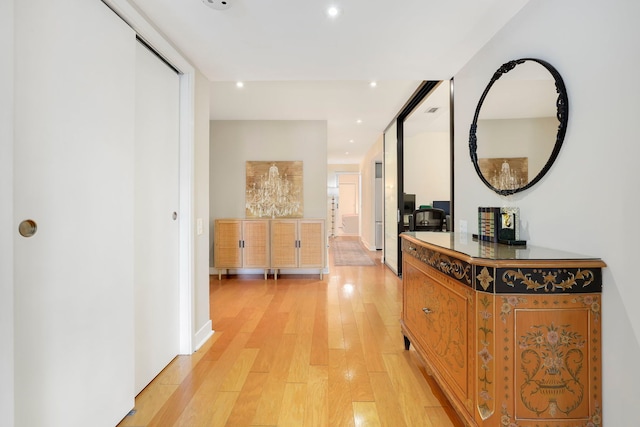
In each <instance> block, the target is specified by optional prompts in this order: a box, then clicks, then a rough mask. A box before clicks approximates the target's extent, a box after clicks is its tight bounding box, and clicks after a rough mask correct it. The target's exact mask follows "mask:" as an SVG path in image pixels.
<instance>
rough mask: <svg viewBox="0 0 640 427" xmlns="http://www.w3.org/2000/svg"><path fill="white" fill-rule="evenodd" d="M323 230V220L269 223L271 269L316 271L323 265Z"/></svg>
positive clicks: (322, 267) (289, 220)
mask: <svg viewBox="0 0 640 427" xmlns="http://www.w3.org/2000/svg"><path fill="white" fill-rule="evenodd" d="M325 247H326V245H325V230H324V220H323V219H273V220H271V268H272V269H274V277H275V278H276V279H277V278H278V270H280V269H290V268H300V269H303V268H304V269H315V268H317V269H319V270H320V278H321V279H322V271H323V269H324V264H325V256H324V255H325Z"/></svg>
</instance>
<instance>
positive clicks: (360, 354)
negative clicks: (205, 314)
mask: <svg viewBox="0 0 640 427" xmlns="http://www.w3.org/2000/svg"><path fill="white" fill-rule="evenodd" d="M329 252H331V251H329ZM371 254H372V257H373V258H375V260H376V265H375V266H368V267H360V266H356V267H353V266H349V267H335V266H333V264H332V257H331V253H330V256H329V258H330V259H329V265H330V274H328V275H325V276H324V278H323V280H319V276H306V275H285V276H282V277H278V280H277V281H276V280H274V279H273V276H269V278H268V279H267V280H264V278H263V277H262V275H256V276H253V275H252V276H228V277H224V276H223V279H222V280H220V281H219V280H218V277H217V276H212V277H211V281H210V298H211V299H210V306H211V319H212V321H213V329H214V330H215V334H214V335H213V337H212V338H211V339H210V340H209V341H208V342H207V343H206V344H205V345H204V346H203V347H202V348H201V349H200V350H199V351H197V352H196V353H195V354H194V355H192V356H178V357H176V358H175V359H174V360H173V361H172V362H171V364H169V366H167V367H166V368H165V369H164V370H163V371H162V372H161V373H160V374H159V375H158V376H157V377H156V378H155V379H154V380H153V382H151V384H149V385H148V386H147V387H146V388H145V389H144V390H143V391H142V392H141V393H140V394H139V395H138V396H137V397H136V407H135V413H134V414H133V415H129V416H127V417H125V418H124V419H123V420H122V422H121V423H120V424H119V426H122V427H125V426H128V427H131V426H161V427H165V426H167V427H168V426H189V427H194V426H221V427H222V426H227V427H236V426H282V427H284V426H295V427H301V426H302V427H307V426H308V427H322V426H327V427H359V426H372V427H373V426H389V427H402V426H406V427H414V426H416V427H417V426H420V427H448V426H452V427H460V426H463V424H462V423H461V422H460V420H459V419H458V417H457V416H456V414H455V412H454V411H453V409H452V408H451V406H450V405H449V403H448V402H447V400H446V399H445V398H444V397H443V396H442V392H441V391H440V389H439V388H438V386H437V385H436V384H435V382H434V381H433V380H432V379H431V378H430V377H429V376H428V375H427V374H426V371H425V369H424V367H423V366H422V364H421V363H420V361H419V359H418V358H417V356H416V354H415V352H414V351H413V349H411V350H409V351H405V350H404V345H403V338H402V334H401V332H400V325H399V318H400V310H401V305H402V294H401V289H402V288H401V286H402V284H401V281H400V280H399V279H398V278H397V277H396V276H395V275H394V274H393V273H392V272H391V271H390V270H389V269H387V268H386V267H384V266H383V265H381V263H380V253H379V252H377V253H371Z"/></svg>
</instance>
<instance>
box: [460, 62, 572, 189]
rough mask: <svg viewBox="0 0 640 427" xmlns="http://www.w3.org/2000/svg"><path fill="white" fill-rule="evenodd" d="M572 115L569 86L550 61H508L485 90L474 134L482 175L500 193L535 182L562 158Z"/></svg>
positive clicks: (473, 144) (472, 147)
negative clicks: (560, 152)
mask: <svg viewBox="0 0 640 427" xmlns="http://www.w3.org/2000/svg"><path fill="white" fill-rule="evenodd" d="M568 118H569V102H568V98H567V90H566V88H565V86H564V82H563V81H562V77H561V76H560V74H559V73H558V72H557V71H556V69H555V68H553V67H552V66H551V65H550V64H549V63H547V62H545V61H542V60H540V59H533V58H523V59H517V60H514V61H509V62H507V63H505V64H503V65H502V66H501V67H500V68H499V69H498V70H497V71H496V72H495V73H494V74H493V77H492V78H491V81H490V82H489V84H488V85H487V87H486V89H485V90H484V92H483V93H482V96H481V97H480V101H478V106H477V107H476V113H475V115H474V117H473V123H472V124H471V130H470V132H469V152H470V154H471V161H472V162H473V165H474V167H475V169H476V172H477V173H478V176H479V177H480V179H481V180H482V181H483V182H484V183H485V184H486V185H487V186H488V187H489V188H491V189H492V190H493V191H495V192H496V193H498V194H501V195H509V194H513V193H517V192H519V191H523V190H526V189H527V188H529V187H531V186H533V185H534V184H535V183H537V182H538V181H540V179H541V178H542V177H543V176H544V175H545V174H546V173H547V171H548V170H549V168H550V167H551V165H552V164H553V162H554V160H555V159H556V157H557V156H558V152H559V151H560V147H561V146H562V141H563V140H564V135H565V132H566V129H567V121H568Z"/></svg>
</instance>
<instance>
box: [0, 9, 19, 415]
mask: <svg viewBox="0 0 640 427" xmlns="http://www.w3.org/2000/svg"><path fill="white" fill-rule="evenodd" d="M0 57H1V58H2V63H3V66H2V67H0V206H2V209H0V343H2V345H0V396H2V398H0V425H3V426H12V425H13V422H14V408H13V404H14V399H13V383H14V376H13V350H14V345H13V236H14V233H15V232H16V231H15V229H14V226H13V64H14V61H13V0H7V1H2V2H0Z"/></svg>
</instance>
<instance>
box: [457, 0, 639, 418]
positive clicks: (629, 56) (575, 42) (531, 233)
mask: <svg viewBox="0 0 640 427" xmlns="http://www.w3.org/2000/svg"><path fill="white" fill-rule="evenodd" d="M638 16H640V3H638V2H636V1H632V0H612V1H609V2H584V1H579V0H564V1H560V2H559V1H555V0H536V1H532V2H529V3H528V4H527V5H526V6H525V7H524V8H523V10H522V11H521V12H520V13H519V14H518V15H516V17H515V18H514V19H513V20H512V21H511V22H510V23H508V24H507V26H505V28H503V29H502V30H501V31H500V32H498V33H497V34H496V36H495V37H494V39H492V40H491V41H490V42H489V43H488V44H487V45H486V46H485V47H483V49H481V51H480V52H479V53H478V54H477V55H476V56H475V57H474V58H473V59H472V60H471V61H470V62H469V63H467V64H466V65H465V67H463V69H462V70H461V71H460V72H459V73H457V74H456V76H455V82H456V94H455V135H456V137H455V183H456V188H455V195H456V219H457V223H456V226H458V224H459V220H466V221H467V223H468V225H469V231H470V232H471V231H473V232H475V231H476V224H477V223H476V215H477V207H478V206H480V205H498V206H499V205H503V204H508V205H515V206H519V207H520V210H521V214H522V219H523V221H524V224H523V225H524V227H523V235H524V238H525V239H527V240H528V241H529V243H530V244H533V245H539V246H548V247H555V248H558V249H564V250H570V251H574V252H579V253H585V254H589V255H595V256H599V257H601V258H602V259H603V260H604V261H605V262H606V263H607V265H608V267H607V268H605V269H604V274H603V280H604V291H603V309H602V311H603V317H602V322H603V346H602V348H603V364H604V367H603V396H604V398H603V401H604V408H603V414H604V420H605V421H604V425H606V426H630V425H636V424H637V420H638V408H637V406H638V384H640V364H638V360H640V346H639V345H638V339H639V337H640V310H638V309H637V308H636V307H635V303H636V302H637V301H638V300H640V287H639V286H638V283H637V282H638V280H637V276H636V274H637V272H636V270H635V266H634V263H635V262H637V259H638V249H637V248H638V243H637V242H638V241H639V239H640V232H639V231H638V228H637V227H636V222H637V218H636V213H637V212H639V211H640V198H639V197H638V196H637V194H638V189H637V185H638V183H640V178H639V176H638V172H637V170H638V164H637V162H638V153H639V151H640V150H639V149H638V142H637V134H638V132H637V116H638V113H639V112H640V108H639V107H638V101H637V97H638V94H639V93H640V79H638V76H637V71H638V69H640V55H638V50H637V41H638V40H640V26H638V25H637V18H638ZM522 57H534V58H540V59H544V60H546V61H548V62H550V63H551V64H552V65H553V66H554V67H556V69H557V70H558V71H559V72H560V74H561V75H562V77H563V79H564V81H565V84H566V86H567V91H568V94H569V125H568V129H567V134H566V138H565V142H564V145H563V148H562V150H561V152H560V155H559V156H558V158H557V160H556V163H555V164H554V165H553V167H552V168H551V170H550V172H549V173H548V174H547V176H546V177H545V178H543V179H542V181H540V182H539V183H538V184H537V185H536V186H535V187H534V188H533V189H531V190H528V191H526V192H524V193H522V194H517V195H515V196H513V197H510V198H507V199H505V198H501V197H499V196H497V195H496V194H495V193H492V192H491V191H490V190H489V189H488V188H486V187H485V186H484V185H483V184H482V182H481V181H480V180H479V179H478V177H477V175H476V173H475V170H474V168H473V166H472V164H471V162H470V160H469V153H468V140H467V138H468V134H469V125H470V124H471V121H472V119H473V113H474V111H475V107H476V103H477V101H478V99H479V97H480V95H481V94H482V91H483V90H484V88H485V86H486V84H487V83H488V81H489V79H490V78H491V75H492V73H493V72H494V71H495V70H496V69H497V68H498V67H499V66H500V65H501V64H502V63H504V62H506V61H508V60H511V59H516V58H522Z"/></svg>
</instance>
